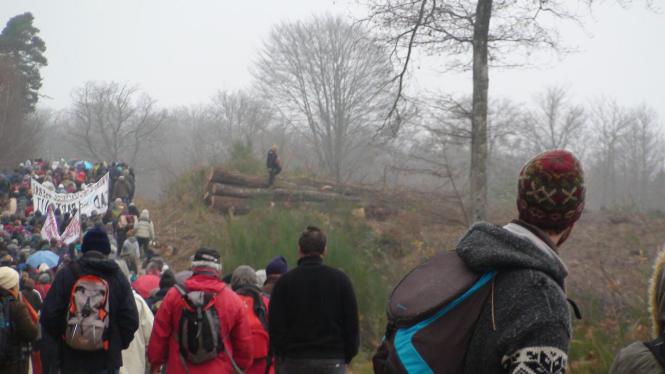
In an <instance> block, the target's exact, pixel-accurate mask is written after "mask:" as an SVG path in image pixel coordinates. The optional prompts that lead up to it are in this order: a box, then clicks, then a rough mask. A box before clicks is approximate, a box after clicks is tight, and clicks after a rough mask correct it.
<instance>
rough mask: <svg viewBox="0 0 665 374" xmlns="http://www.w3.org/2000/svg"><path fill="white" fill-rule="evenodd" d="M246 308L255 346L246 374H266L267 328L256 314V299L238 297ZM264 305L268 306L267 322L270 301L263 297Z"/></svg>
mask: <svg viewBox="0 0 665 374" xmlns="http://www.w3.org/2000/svg"><path fill="white" fill-rule="evenodd" d="M238 296H239V297H240V299H241V300H242V301H243V304H244V306H245V313H247V316H248V318H249V326H250V330H251V331H252V344H253V345H254V350H253V355H252V359H253V362H252V366H251V367H250V368H249V369H247V370H246V371H245V374H265V372H266V365H267V363H268V361H267V357H268V350H269V348H270V347H269V341H270V339H269V337H268V332H267V331H266V329H265V327H263V325H262V324H261V321H260V320H259V318H258V317H257V316H256V314H255V313H254V299H252V297H251V296H243V295H238ZM262 298H263V304H264V305H265V306H266V321H267V320H268V304H269V303H270V301H269V300H268V298H267V297H263V296H262ZM274 372H275V366H274V365H271V368H270V373H271V374H274Z"/></svg>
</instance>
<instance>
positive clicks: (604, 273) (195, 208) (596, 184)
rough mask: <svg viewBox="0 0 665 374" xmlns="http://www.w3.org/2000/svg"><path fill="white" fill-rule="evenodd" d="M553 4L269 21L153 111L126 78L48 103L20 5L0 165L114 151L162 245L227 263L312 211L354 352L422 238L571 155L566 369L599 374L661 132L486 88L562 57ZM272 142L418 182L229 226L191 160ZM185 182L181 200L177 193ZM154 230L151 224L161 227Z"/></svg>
mask: <svg viewBox="0 0 665 374" xmlns="http://www.w3.org/2000/svg"><path fill="white" fill-rule="evenodd" d="M579 3H584V7H582V8H584V9H587V7H588V10H591V9H592V8H593V7H596V6H603V5H602V3H601V4H595V3H594V2H591V1H588V2H587V1H580V2H579ZM646 3H647V5H649V2H648V1H647V2H646ZM562 4H566V2H561V3H560V2H551V1H531V0H519V1H505V0H494V1H492V0H476V1H471V0H465V1H447V0H443V1H439V2H435V1H431V0H430V1H428V0H421V1H415V2H410V1H409V2H406V1H393V0H370V1H369V2H368V3H367V7H366V8H367V15H366V18H364V19H362V20H356V19H349V18H345V17H341V16H335V15H330V14H324V15H317V16H312V17H311V18H309V19H307V20H304V21H290V22H282V23H279V24H277V25H274V27H273V29H272V32H271V33H270V34H269V35H268V36H267V37H266V39H265V41H264V44H263V47H262V48H261V49H260V50H258V51H256V58H255V60H254V62H253V64H252V65H251V66H249V67H248V68H249V69H250V71H251V72H252V76H253V80H252V81H250V82H247V85H246V88H245V89H243V90H238V91H224V90H220V91H219V92H218V93H217V94H215V95H214V96H213V97H211V98H210V99H209V100H208V101H207V102H202V103H199V104H196V105H189V106H181V107H163V106H161V105H160V104H159V102H157V101H156V100H155V99H153V98H152V97H151V96H150V94H149V93H148V92H145V91H143V90H142V89H141V87H140V85H138V84H137V83H136V82H102V81H91V82H87V83H84V84H82V85H81V86H80V87H78V88H76V89H75V90H73V92H72V93H71V98H72V101H71V102H72V103H71V106H70V107H69V108H66V109H64V110H53V109H49V108H48V107H46V106H44V105H43V104H42V103H41V102H40V100H39V99H40V93H39V89H40V87H41V80H42V77H41V75H40V68H41V67H43V66H46V65H47V64H48V60H47V57H48V49H47V45H48V40H42V38H41V36H40V34H39V30H38V28H37V27H36V25H38V23H39V22H38V20H35V19H34V18H33V16H32V15H31V14H30V13H26V14H21V15H17V16H15V17H13V18H11V19H10V20H9V21H8V22H7V24H6V27H5V28H4V30H3V31H2V33H1V34H0V167H1V168H13V167H16V166H17V165H18V164H19V163H20V162H22V161H24V160H26V159H29V158H36V157H42V158H45V159H60V158H65V159H68V158H76V159H88V160H90V161H103V160H107V161H111V160H119V161H124V162H127V163H129V164H130V165H133V166H134V168H135V169H136V175H137V187H138V194H139V196H140V197H141V198H142V199H145V200H146V201H147V200H150V201H153V202H156V203H155V204H161V205H160V206H161V207H164V206H168V209H170V210H168V209H167V208H163V209H162V208H160V209H162V212H168V213H170V215H168V217H169V220H175V221H178V222H180V223H179V224H180V225H181V226H182V227H179V228H178V230H180V231H178V230H175V229H174V230H173V232H174V233H175V232H178V235H175V234H174V237H173V240H174V241H175V240H179V238H176V236H183V232H187V234H191V236H192V237H200V238H199V239H197V240H199V241H201V242H206V241H207V242H212V243H215V244H217V245H218V246H219V248H221V250H222V252H223V253H224V255H225V258H226V259H227V260H226V261H227V263H229V264H235V265H238V264H242V263H250V262H252V261H258V260H257V258H259V259H261V261H264V260H265V259H266V258H269V256H271V255H272V254H273V253H271V252H270V251H269V250H268V248H269V247H273V248H284V250H285V251H287V250H288V248H290V247H292V243H293V242H295V235H296V234H297V233H296V232H291V231H289V230H291V229H290V228H292V227H297V228H300V227H302V226H304V225H305V224H307V223H308V222H312V221H313V222H317V223H319V224H321V225H322V226H324V227H326V228H328V229H329V230H331V241H332V243H334V244H336V247H337V248H338V249H339V251H338V254H337V255H336V256H333V258H331V261H332V262H333V263H334V264H338V265H340V266H341V267H343V268H345V269H346V270H347V271H348V272H349V273H350V274H351V276H352V278H353V279H354V283H355V284H356V285H357V287H358V288H359V290H358V293H359V299H361V300H362V302H361V304H362V305H361V312H362V313H363V319H362V321H363V322H362V323H363V330H364V337H363V347H364V349H365V353H366V354H369V353H370V352H371V350H372V347H373V346H375V345H376V342H377V341H378V339H379V338H380V336H381V333H382V326H383V321H384V320H383V318H384V317H383V303H384V302H385V299H386V295H387V292H388V291H389V289H390V286H391V285H392V284H393V282H394V281H395V280H396V279H398V278H399V276H400V275H401V274H403V273H404V272H405V271H406V270H408V268H410V267H411V266H413V265H415V264H417V263H418V262H419V261H421V260H422V259H423V258H425V257H427V256H428V255H431V253H433V251H434V250H438V249H441V247H443V246H447V247H449V248H450V247H451V246H452V245H453V244H454V238H456V237H457V236H458V235H459V234H461V232H462V231H463V230H464V228H465V227H466V225H467V224H468V223H470V222H472V221H475V220H477V219H488V217H489V219H492V220H498V221H506V220H508V219H510V218H511V217H512V215H513V214H514V200H515V190H516V176H517V174H518V172H519V168H520V167H521V165H523V164H524V163H525V162H526V161H527V160H528V159H529V158H530V157H532V156H533V155H535V154H537V153H539V152H541V151H544V150H549V149H555V148H565V149H568V150H571V151H573V152H574V153H575V154H576V155H577V156H578V157H579V158H580V159H581V160H582V164H583V166H584V169H585V173H586V178H587V185H588V193H587V199H588V203H587V212H586V213H585V216H584V218H583V220H582V222H581V224H580V226H579V228H578V230H577V231H576V234H573V236H574V237H573V239H572V240H571V243H570V244H569V246H570V247H571V248H574V249H572V250H570V252H569V253H571V254H564V256H569V257H566V260H567V262H568V263H570V264H571V277H572V281H571V283H570V284H571V289H570V292H571V293H573V294H574V295H575V296H578V297H580V298H582V299H583V300H582V304H583V306H585V307H586V309H587V310H588V311H590V314H589V316H588V317H585V321H584V322H580V323H578V324H577V325H576V332H575V339H576V340H575V341H574V342H573V347H572V348H573V353H572V358H573V364H572V368H573V369H574V372H580V373H584V372H589V373H591V372H603V370H605V372H606V370H607V368H608V366H609V364H611V359H612V357H613V354H614V353H615V352H616V350H617V349H618V348H619V347H620V346H621V345H622V344H624V343H625V342H628V341H631V340H632V339H636V338H646V337H648V331H647V330H648V327H647V326H648V317H647V313H646V307H645V302H646V301H645V296H644V294H645V292H646V291H645V288H644V286H645V284H646V278H647V276H648V272H649V267H650V261H651V259H652V258H653V256H654V255H655V253H656V251H657V250H658V249H659V248H660V246H661V245H662V243H663V242H664V241H665V237H664V236H663V235H657V234H654V232H655V231H657V230H662V224H663V223H665V218H664V217H665V152H664V151H663V149H664V148H663V145H664V142H665V137H664V136H665V134H663V127H662V119H660V118H659V117H658V115H657V114H656V113H657V112H656V110H654V108H650V107H649V106H647V105H638V106H627V105H625V104H623V103H621V102H619V101H617V100H616V99H614V98H613V97H611V96H603V95H601V96H595V97H577V96H574V95H572V94H571V93H570V92H572V91H574V86H565V85H564V86H543V87H538V82H534V89H535V90H537V91H538V92H539V93H538V94H535V95H534V96H533V97H532V99H531V100H529V101H526V102H518V101H515V100H513V99H511V98H509V97H497V96H495V95H492V94H491V92H492V90H491V84H490V83H489V82H490V81H491V79H490V77H491V72H492V71H493V69H520V68H526V67H528V68H534V67H537V65H538V61H539V56H543V55H552V54H554V55H562V54H565V53H568V52H567V41H565V40H561V38H560V36H559V35H558V33H557V25H560V24H562V23H573V24H575V23H583V22H584V21H585V18H584V15H581V14H578V13H576V12H574V11H573V10H572V9H571V8H570V7H568V6H566V5H562ZM576 9H579V7H578V8H576ZM490 20H491V23H490ZM424 57H428V58H431V57H441V61H443V62H442V64H443V65H445V66H444V68H445V69H449V70H453V71H459V72H464V73H466V74H468V75H469V78H470V79H469V86H470V87H473V91H472V94H471V95H466V94H459V93H456V92H446V91H442V92H431V91H418V90H416V89H414V88H413V87H411V86H410V85H409V76H410V71H411V70H410V69H412V66H413V64H414V63H415V62H414V61H417V59H418V58H424ZM174 74H187V72H174ZM164 79H168V77H165V78H164ZM608 79H612V77H608ZM273 144H276V145H277V146H278V147H279V153H280V157H281V159H282V162H283V165H284V166H285V171H284V177H285V178H294V179H295V178H307V179H316V180H321V181H325V182H326V183H330V184H340V185H342V184H343V185H354V186H362V187H363V188H372V189H376V190H377V191H391V192H392V193H395V194H396V193H401V192H404V193H407V194H410V195H409V196H415V197H419V196H420V197H423V196H424V197H425V198H421V200H420V201H421V202H423V201H424V202H425V204H422V206H421V205H417V204H416V205H417V208H416V205H414V208H413V211H412V212H411V213H410V214H411V215H407V214H405V215H402V216H401V217H397V218H395V219H394V222H392V223H391V224H392V225H393V226H390V227H388V226H387V225H388V224H382V225H379V224H378V223H377V224H373V223H367V222H360V221H358V219H357V217H353V216H351V215H348V214H346V213H340V209H339V207H332V208H330V210H326V209H327V208H326V209H324V210H321V211H319V210H317V209H312V208H308V207H304V208H302V211H300V212H294V211H293V210H286V209H285V210H283V211H282V210H279V211H270V212H268V213H265V212H260V213H256V212H252V213H250V214H249V215H248V216H247V217H240V218H238V219H237V220H230V221H227V220H224V218H223V217H211V216H209V215H208V212H207V211H205V210H204V209H203V206H202V204H201V205H197V204H199V203H200V200H201V196H202V193H201V191H200V188H201V186H202V185H203V184H204V181H203V180H202V179H201V178H202V174H201V173H200V172H197V171H201V170H205V169H206V168H207V167H209V166H213V165H226V166H227V167H228V168H230V169H235V170H237V171H240V172H243V173H247V174H255V175H264V173H265V165H264V157H265V154H266V151H267V150H268V149H269V148H270V146H271V145H273ZM187 194H191V199H190V200H189V201H187V204H186V205H179V204H180V203H182V202H183V196H187ZM196 201H199V203H196ZM408 201H411V200H408ZM414 204H415V203H414ZM433 207H435V208H436V210H437V211H436V212H427V215H425V212H426V211H427V208H430V209H432V208H433ZM439 207H441V208H439ZM174 209H175V210H174ZM165 215H166V213H165ZM174 217H175V218H174ZM202 217H203V218H202ZM400 219H401V221H400ZM157 221H158V223H160V222H159V218H157ZM417 223H419V224H421V225H420V226H416V224H417ZM169 224H170V223H162V224H160V225H161V226H162V227H163V232H164V233H165V234H164V235H168V234H166V233H167V232H169V230H170V228H171V226H169ZM160 225H158V228H159V227H160ZM173 225H175V223H173ZM219 227H223V229H219ZM261 227H263V228H266V227H268V229H267V232H268V233H269V236H270V238H265V236H266V235H265V230H263V231H262V230H261V229H260V228H261ZM425 228H429V229H430V230H429V231H430V232H426V231H427V230H426V229H425ZM188 229H191V231H187V230H188ZM409 230H410V231H409ZM580 232H582V233H583V234H579V233H580ZM159 234H160V233H159V232H158V235H159ZM575 235H577V237H575ZM612 245H613V246H615V247H617V249H616V251H621V253H626V255H627V256H632V257H630V258H631V260H627V261H621V260H620V259H619V261H611V260H608V259H607V257H611V256H610V255H609V254H608V253H607V252H604V251H605V250H607V249H608V248H609V247H610V246H612ZM257 248H262V249H260V250H259V249H257ZM357 248H363V249H366V252H367V253H364V254H362V255H358V254H357ZM238 249H243V250H242V251H238ZM578 249H579V251H578ZM414 253H415V254H414ZM289 255H290V256H293V254H289ZM613 255H616V253H613V254H612V256H613ZM368 258H369V259H371V262H369V263H375V264H377V265H376V266H385V267H384V268H381V269H379V272H378V273H379V274H380V275H377V274H375V273H372V272H371V271H370V272H368V269H367V268H366V266H365V262H363V261H364V260H367V259H368ZM631 264H632V265H634V266H632V267H631ZM590 269H592V270H590ZM594 270H597V274H598V278H597V279H594V278H593V276H592V275H590V274H594V275H595V274H596V273H594V272H593V271H594ZM615 272H616V273H620V274H621V276H618V275H616V274H615ZM585 277H586V278H585ZM627 285H630V286H629V287H628V288H627V289H629V290H630V291H631V292H628V291H627V289H624V287H625V286H627ZM632 291H634V292H632ZM361 361H362V360H361ZM360 365H362V364H360ZM361 370H362V368H361Z"/></svg>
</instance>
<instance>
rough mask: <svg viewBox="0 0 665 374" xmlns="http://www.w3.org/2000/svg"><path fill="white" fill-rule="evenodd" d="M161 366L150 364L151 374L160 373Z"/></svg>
mask: <svg viewBox="0 0 665 374" xmlns="http://www.w3.org/2000/svg"><path fill="white" fill-rule="evenodd" d="M161 369H162V367H161V366H150V374H159V373H161Z"/></svg>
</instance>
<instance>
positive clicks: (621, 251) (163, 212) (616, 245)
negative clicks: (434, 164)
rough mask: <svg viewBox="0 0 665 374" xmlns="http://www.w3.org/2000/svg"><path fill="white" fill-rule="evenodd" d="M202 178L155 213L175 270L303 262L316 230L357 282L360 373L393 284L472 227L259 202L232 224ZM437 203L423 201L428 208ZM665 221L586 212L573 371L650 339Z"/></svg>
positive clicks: (501, 216)
mask: <svg viewBox="0 0 665 374" xmlns="http://www.w3.org/2000/svg"><path fill="white" fill-rule="evenodd" d="M204 185H205V180H204V176H203V172H195V173H193V174H191V175H189V176H186V177H183V178H182V179H181V180H179V181H178V182H177V183H175V184H174V185H173V186H171V188H170V189H169V191H168V193H167V195H166V196H165V198H164V199H163V201H162V203H161V204H160V205H159V206H158V207H155V209H157V211H158V213H157V214H155V216H156V217H157V218H156V225H157V232H158V236H159V237H160V238H159V239H160V241H161V242H163V243H165V244H169V245H172V246H174V247H175V248H176V251H175V254H174V255H173V256H172V257H171V258H170V260H171V262H172V264H173V265H174V267H175V268H177V269H181V268H184V267H186V266H187V264H188V262H189V260H188V259H189V256H191V254H192V253H193V251H194V250H195V249H196V248H197V247H199V246H201V245H206V246H212V247H214V248H218V249H219V250H220V252H221V254H222V256H223V261H224V266H225V271H227V272H230V271H232V270H233V269H234V268H235V267H236V266H238V265H242V264H248V265H251V266H252V267H255V268H257V269H258V268H262V267H264V266H265V264H266V263H267V261H268V260H269V259H270V258H271V257H272V256H275V255H284V256H286V257H287V258H288V260H289V265H290V266H295V264H296V257H297V256H296V250H297V249H296V243H297V239H298V237H299V235H300V232H301V231H302V230H303V229H304V228H305V227H306V226H307V225H317V226H320V227H321V228H323V229H324V230H326V232H327V233H328V236H329V249H330V250H329V256H328V258H327V262H328V263H329V264H331V265H333V266H335V267H338V268H340V269H342V270H344V271H345V272H346V273H347V274H348V275H349V277H350V278H351V279H352V281H353V283H354V286H355V288H356V292H357V298H358V300H359V308H360V313H361V329H362V336H361V344H362V348H363V353H362V355H361V357H359V358H358V359H357V360H356V364H355V365H356V370H355V371H356V372H369V370H370V369H369V364H368V359H369V357H370V355H371V352H372V351H373V349H374V348H375V347H376V345H377V343H378V341H379V339H380V338H381V336H382V334H383V329H384V324H385V312H384V306H385V302H386V300H387V295H388V293H389V291H390V289H391V288H392V286H393V285H394V283H395V282H396V281H397V280H398V279H399V278H400V277H401V276H402V275H403V274H405V273H406V272H407V271H408V270H409V269H411V268H412V267H413V266H415V265H416V264H418V263H420V262H421V261H423V260H424V259H426V258H427V257H429V256H431V255H432V254H433V253H435V252H436V251H438V250H441V249H450V248H453V247H454V245H455V243H456V241H457V239H458V238H459V237H460V236H461V235H462V234H463V233H464V231H465V230H466V227H465V226H464V225H462V224H460V223H456V222H457V221H456V220H454V219H453V218H455V217H454V216H455V215H456V214H457V213H456V212H454V211H445V210H443V211H439V212H437V215H425V213H424V210H423V209H421V205H419V204H418V202H416V204H414V205H413V206H411V207H410V208H406V209H402V211H400V212H399V213H398V214H396V215H394V216H392V217H391V218H390V219H389V220H388V221H385V222H376V221H372V220H368V219H366V218H364V217H362V215H357V214H352V212H353V210H354V209H355V208H357V206H354V205H351V204H349V203H339V204H327V205H320V204H300V205H294V206H291V205H289V204H276V205H275V204H271V203H270V202H268V201H256V202H254V203H253V204H254V205H255V206H254V207H253V209H252V210H251V212H250V213H249V214H248V215H246V216H238V217H225V216H222V215H220V214H217V213H215V212H211V211H210V210H209V208H207V207H205V206H204V204H203V203H202V201H201V196H202V195H203V186H204ZM428 204H429V201H428V200H423V201H422V206H426V205H428ZM512 216H513V211H512V209H510V208H509V209H505V210H503V211H501V210H495V211H494V212H493V217H492V221H493V222H496V223H505V222H507V221H509V220H510V218H511V217H512ZM664 227H665V218H663V216H660V215H653V214H652V215H638V214H628V213H625V212H587V213H585V215H584V217H583V218H582V220H581V221H580V222H579V223H578V225H577V227H576V229H575V231H574V233H573V235H572V237H571V239H570V241H569V242H568V243H566V245H565V246H564V247H563V248H562V250H561V255H562V257H563V259H564V261H565V262H566V264H567V265H568V268H569V277H568V279H567V285H566V287H567V293H568V295H569V297H570V298H572V299H574V300H575V301H576V302H577V303H578V304H579V306H580V308H581V309H582V313H583V320H581V321H573V326H574V335H573V341H572V346H571V372H572V373H607V371H608V369H609V366H610V365H611V363H612V360H613V357H614V355H615V354H616V352H617V351H618V350H619V349H620V348H621V347H622V346H625V345H627V344H628V343H629V342H631V341H634V340H644V339H647V338H648V335H649V329H650V327H649V320H648V312H647V308H646V301H645V299H646V285H647V283H648V282H647V280H648V277H649V275H650V272H651V262H652V260H653V258H655V256H656V253H657V251H658V250H659V248H660V247H661V245H662V243H664V242H665V230H663V228H664Z"/></svg>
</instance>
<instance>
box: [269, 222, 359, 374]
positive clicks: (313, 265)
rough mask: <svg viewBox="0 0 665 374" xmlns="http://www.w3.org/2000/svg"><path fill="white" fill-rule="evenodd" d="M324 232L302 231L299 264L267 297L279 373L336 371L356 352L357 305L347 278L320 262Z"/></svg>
mask: <svg viewBox="0 0 665 374" xmlns="http://www.w3.org/2000/svg"><path fill="white" fill-rule="evenodd" d="M326 243H327V239H326V235H325V233H324V232H323V231H322V230H321V229H319V228H317V227H314V226H309V227H307V229H306V230H305V231H304V232H303V233H302V234H301V235H300V239H299V241H298V254H299V256H300V260H299V261H298V267H297V268H295V269H292V270H291V271H289V272H288V273H286V274H284V275H282V277H281V278H280V279H279V280H278V281H277V284H275V287H274V288H273V290H272V295H271V296H270V314H269V318H268V321H269V330H270V344H271V347H272V350H273V352H274V354H275V356H276V362H277V368H276V372H277V373H280V374H300V373H302V374H305V373H320V374H338V373H345V372H346V365H347V364H348V363H350V362H351V360H352V359H353V357H355V356H356V354H358V344H359V338H358V306H357V302H356V296H355V292H354V291H353V286H352V284H351V280H350V279H349V278H348V277H347V276H346V274H344V273H343V272H341V271H339V270H337V269H334V268H332V267H329V266H326V265H324V264H323V257H324V256H325V255H326V253H327V244H326Z"/></svg>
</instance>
